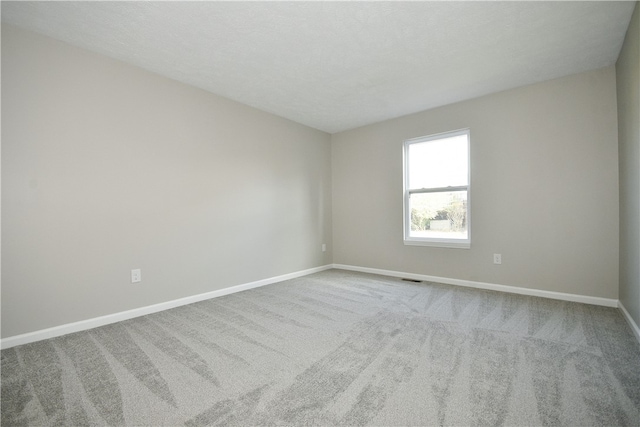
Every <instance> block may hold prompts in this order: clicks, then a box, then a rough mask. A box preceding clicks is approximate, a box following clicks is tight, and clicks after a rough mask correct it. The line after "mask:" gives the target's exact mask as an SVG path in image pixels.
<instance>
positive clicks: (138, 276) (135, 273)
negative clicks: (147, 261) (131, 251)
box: [131, 268, 142, 283]
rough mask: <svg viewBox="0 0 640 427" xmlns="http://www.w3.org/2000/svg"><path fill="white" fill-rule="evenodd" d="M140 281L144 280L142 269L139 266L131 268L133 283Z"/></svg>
mask: <svg viewBox="0 0 640 427" xmlns="http://www.w3.org/2000/svg"><path fill="white" fill-rule="evenodd" d="M138 282H142V271H141V270H140V269H139V268H137V269H135V270H131V283H138Z"/></svg>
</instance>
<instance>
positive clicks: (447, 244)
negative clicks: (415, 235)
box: [404, 239, 471, 249]
mask: <svg viewBox="0 0 640 427" xmlns="http://www.w3.org/2000/svg"><path fill="white" fill-rule="evenodd" d="M404 244H405V245H406V246H429V247H434V248H449V249H471V242H469V241H452V240H444V239H443V240H438V239H429V240H422V239H405V240H404Z"/></svg>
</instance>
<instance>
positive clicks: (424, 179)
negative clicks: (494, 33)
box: [408, 134, 469, 189]
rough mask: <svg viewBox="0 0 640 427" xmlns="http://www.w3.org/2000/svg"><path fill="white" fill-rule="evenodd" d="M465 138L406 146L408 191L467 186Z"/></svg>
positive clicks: (451, 138) (457, 137)
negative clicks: (407, 147) (409, 189)
mask: <svg viewBox="0 0 640 427" xmlns="http://www.w3.org/2000/svg"><path fill="white" fill-rule="evenodd" d="M468 150H469V145H468V143H467V135H466V134H465V135H458V136H453V137H449V138H443V139H436V140H433V141H427V142H417V143H414V144H411V145H409V150H408V151H409V152H408V158H409V165H408V166H409V188H411V189H419V188H439V187H449V186H459V185H467V184H468V183H469V176H468V175H469V167H468V164H467V162H468V158H469V156H468V153H467V152H468Z"/></svg>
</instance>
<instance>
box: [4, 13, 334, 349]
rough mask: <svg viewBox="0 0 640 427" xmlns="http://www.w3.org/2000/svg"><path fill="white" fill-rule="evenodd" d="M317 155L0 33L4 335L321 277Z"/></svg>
mask: <svg viewBox="0 0 640 427" xmlns="http://www.w3.org/2000/svg"><path fill="white" fill-rule="evenodd" d="M330 149H331V145H330V136H329V135H328V134H325V133H323V132H320V131H316V130H313V129H310V128H307V127H305V126H302V125H299V124H296V123H293V122H290V121H287V120H284V119H282V118H278V117H275V116H273V115H270V114H267V113H264V112H260V111H258V110H255V109H252V108H250V107H247V106H244V105H241V104H238V103H235V102H231V101H229V100H226V99H223V98H220V97H217V96H214V95H211V94H209V93H206V92H204V91H201V90H198V89H195V88H192V87H189V86H186V85H183V84H180V83H177V82H175V81H172V80H169V79H165V78H162V77H159V76H157V75H154V74H151V73H148V72H145V71H143V70H140V69H138V68H135V67H132V66H129V65H126V64H123V63H121V62H118V61H115V60H111V59H108V58H106V57H103V56H100V55H96V54H93V53H90V52H87V51H84V50H81V49H77V48H74V47H71V46H69V45H65V44H63V43H60V42H57V41H54V40H52V39H48V38H45V37H41V36H38V35H35V34H33V33H29V32H25V31H22V30H18V29H16V28H15V27H13V28H12V27H10V26H8V25H4V24H3V25H2V226H3V227H2V337H10V336H15V335H17V334H22V333H26V332H31V331H36V330H40V329H44V328H49V327H53V326H57V325H62V324H66V323H69V322H74V321H79V320H84V319H89V318H93V317H97V316H101V315H106V314H112V313H117V312H120V311H124V310H128V309H133V308H138V307H143V306H147V305H151V304H155V303H160V302H165V301H169V300H173V299H176V298H180V297H185V296H190V295H196V294H199V293H203V292H208V291H212V290H216V289H220V288H224V287H228V286H232V285H237V284H242V283H247V282H250V281H254V280H259V279H265V278H269V277H273V276H277V275H282V274H286V273H292V272H296V271H300V270H304V269H308V268H312V267H317V266H322V265H326V264H329V263H331V259H332V254H331V248H332V247H333V245H332V242H331V193H330V192H331V172H330V171H331V165H330V161H331V156H330ZM322 243H327V245H328V251H327V252H325V253H322V251H321V244H322ZM132 268H141V269H142V278H143V280H142V282H141V283H139V284H135V285H133V284H131V283H130V270H131V269H132Z"/></svg>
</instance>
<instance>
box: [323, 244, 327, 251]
mask: <svg viewBox="0 0 640 427" xmlns="http://www.w3.org/2000/svg"><path fill="white" fill-rule="evenodd" d="M326 251H327V244H326V243H323V244H322V252H326Z"/></svg>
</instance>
